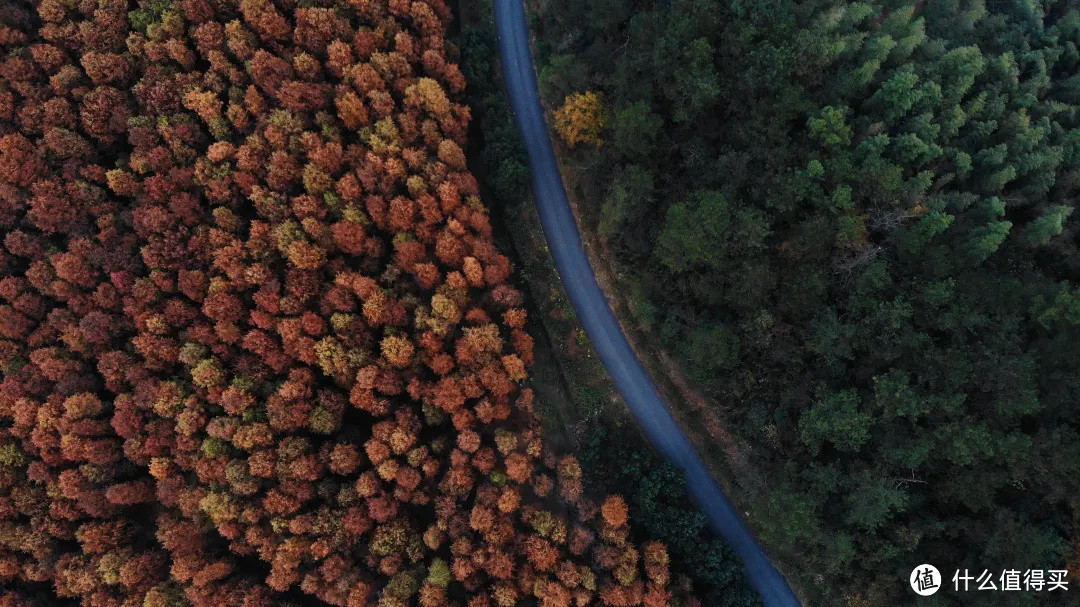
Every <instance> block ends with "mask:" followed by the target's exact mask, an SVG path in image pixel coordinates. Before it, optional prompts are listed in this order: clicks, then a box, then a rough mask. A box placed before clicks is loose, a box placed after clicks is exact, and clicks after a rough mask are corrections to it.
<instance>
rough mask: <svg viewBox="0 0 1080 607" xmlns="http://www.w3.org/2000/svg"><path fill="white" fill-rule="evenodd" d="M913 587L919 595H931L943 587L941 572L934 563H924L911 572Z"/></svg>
mask: <svg viewBox="0 0 1080 607" xmlns="http://www.w3.org/2000/svg"><path fill="white" fill-rule="evenodd" d="M909 581H910V582H911V589H912V590H914V591H915V594H917V595H919V596H930V595H931V594H934V593H935V592H937V591H938V589H939V588H941V572H939V571H938V570H937V567H934V566H933V565H927V564H922V565H919V566H918V567H916V568H915V569H914V570H912V572H911V579H910V580H909Z"/></svg>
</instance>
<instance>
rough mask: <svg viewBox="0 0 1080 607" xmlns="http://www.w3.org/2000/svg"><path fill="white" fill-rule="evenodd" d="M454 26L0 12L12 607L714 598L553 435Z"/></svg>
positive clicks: (164, 11)
mask: <svg viewBox="0 0 1080 607" xmlns="http://www.w3.org/2000/svg"><path fill="white" fill-rule="evenodd" d="M452 20H453V15H452V13H451V10H450V8H449V7H448V6H447V4H446V3H444V2H443V0H414V1H409V0H348V1H343V2H331V1H319V0H240V1H238V2H234V1H231V0H175V1H171V2H170V1H169V0H140V1H139V2H137V3H136V2H131V3H129V2H127V1H125V0H40V1H37V2H33V3H4V4H3V5H2V6H0V230H2V232H3V243H2V244H3V246H2V247H0V373H2V379H0V606H2V607H39V606H42V605H49V606H50V607H51V606H57V607H63V606H68V605H71V606H74V605H80V606H84V607H225V606H228V607H269V606H295V607H301V606H311V605H337V606H347V607H361V606H368V605H378V606H380V607H403V606H406V605H418V606H420V607H437V606H439V607H441V606H457V607H494V606H498V607H511V606H517V605H524V606H533V605H535V606H543V607H567V606H569V605H578V606H582V605H597V604H599V605H611V606H631V605H641V606H645V607H662V606H666V605H672V606H686V607H695V606H696V607H701V606H702V602H701V600H700V599H699V598H696V597H695V595H696V593H697V590H698V588H697V587H696V586H698V585H697V584H695V583H694V582H692V581H691V578H690V577H688V576H687V575H685V574H684V573H682V572H681V571H678V570H676V569H674V568H673V567H672V566H671V557H670V556H669V553H668V548H667V546H666V545H665V544H664V543H663V542H661V541H657V540H656V539H653V538H651V537H649V535H648V534H647V533H644V532H641V529H642V528H643V527H642V525H637V526H636V527H635V530H632V529H631V523H630V521H631V520H632V519H633V518H634V516H635V512H636V511H637V509H638V506H637V504H640V503H644V502H645V499H646V498H644V497H641V496H640V493H641V491H637V493H636V494H635V495H638V497H634V495H631V496H626V495H620V494H607V493H604V492H603V491H601V490H599V489H600V488H601V487H600V485H599V484H598V483H597V482H596V481H595V480H594V479H592V478H590V477H588V476H587V475H586V474H585V473H584V472H583V464H582V461H579V459H578V458H577V457H574V456H573V455H569V454H559V453H555V452H553V451H552V450H551V449H549V448H548V445H547V444H546V443H545V439H544V436H543V433H542V429H541V425H540V422H539V420H538V418H537V415H536V412H535V410H534V394H533V391H532V390H531V389H530V388H528V387H526V386H525V382H526V381H527V380H528V377H529V370H528V367H529V365H530V364H531V363H532V359H533V338H532V337H531V336H530V334H529V333H528V332H527V331H526V330H525V327H526V316H527V314H526V311H525V309H524V307H523V295H522V293H521V292H520V291H519V290H517V289H516V288H514V286H513V285H512V284H511V283H510V282H508V279H509V277H510V275H511V272H512V265H511V263H510V260H509V258H508V257H506V256H505V255H504V254H502V253H500V252H499V250H498V249H497V248H496V246H495V244H494V240H493V237H492V226H491V223H490V221H489V216H488V212H487V209H486V207H485V206H484V203H483V202H482V201H481V199H480V196H479V193H480V189H479V184H478V182H477V180H476V179H475V178H474V177H473V176H472V174H471V173H470V172H469V170H468V167H467V165H466V157H465V153H464V149H465V148H466V147H467V141H466V139H467V134H468V125H469V121H470V118H471V112H470V110H469V108H468V107H467V106H465V105H463V103H462V100H463V98H464V96H465V93H464V91H465V88H466V81H465V78H464V76H463V74H462V71H461V70H460V69H459V68H458V63H457V61H458V59H459V51H458V49H457V47H456V46H455V45H454V44H452V43H451V42H450V41H449V39H448V37H449V35H450V33H449V28H450V27H451V22H452ZM586 455H587V457H586V458H585V459H586V460H595V459H597V458H600V457H603V454H586ZM638 457H640V456H638ZM646 465H648V464H646ZM592 467H594V468H596V467H597V466H595V465H593V466H592ZM616 473H617V471H614V472H612V473H611V474H616ZM668 480H671V481H672V482H674V483H677V478H675V479H669V478H666V477H663V476H659V477H657V480H656V483H655V484H653V485H651V489H650V491H651V492H652V493H651V495H652V497H650V498H648V499H650V500H652V501H656V502H658V503H660V504H661V505H660V506H657V507H656V509H655V510H650V511H647V512H646V515H645V517H644V518H645V521H644V522H645V523H646V524H645V525H644V527H645V528H651V529H656V530H657V533H656V534H655V536H657V537H659V536H661V535H664V536H665V537H669V538H672V539H673V546H674V547H675V549H676V550H681V551H686V550H693V549H697V550H699V551H704V550H708V549H709V548H708V547H710V546H712V547H713V550H714V552H715V551H716V550H721V549H722V545H720V547H716V546H717V545H716V544H715V542H712V543H710V542H704V543H700V542H699V544H700V545H699V546H698V547H696V548H695V547H693V546H690V545H689V544H691V543H692V542H690V538H693V537H694V536H693V535H690V536H687V535H686V534H685V533H682V535H680V534H679V533H678V531H679V529H682V530H693V529H697V530H699V532H700V530H701V529H702V523H701V522H700V520H698V519H700V515H698V519H694V515H693V513H692V512H691V513H688V514H686V515H685V516H687V517H688V519H690V520H689V522H687V523H686V524H684V525H682V526H681V527H679V528H678V529H674V530H672V529H673V528H669V530H668V531H667V532H666V533H663V531H664V530H663V529H662V528H661V527H662V524H661V523H665V522H669V521H666V520H664V521H657V520H656V518H655V514H652V513H653V512H663V511H665V510H664V508H665V507H666V506H664V504H665V503H666V501H667V500H666V499H665V498H661V497H659V496H657V493H658V491H659V489H660V488H662V487H664V483H665V482H667V481H668ZM615 484H616V483H611V482H609V483H606V484H605V486H613V485H615ZM630 489H634V488H633V487H627V486H625V485H623V490H624V491H625V490H630ZM628 501H629V502H632V504H628ZM631 505H633V509H632V508H631ZM666 511H667V512H676V510H674V509H670V508H669V509H668V510H666ZM650 521H651V522H650ZM695 539H696V538H695ZM706 556H709V554H706ZM721 556H724V555H721ZM717 558H720V557H717ZM709 562H710V561H708V560H706V559H702V560H701V561H700V565H699V567H698V568H699V569H701V568H706V569H707V568H708V565H709ZM691 573H692V574H693V573H694V572H691ZM695 575H696V574H695ZM697 577H700V576H697ZM706 591H708V588H706ZM748 600H749V599H748ZM713 604H715V603H713Z"/></svg>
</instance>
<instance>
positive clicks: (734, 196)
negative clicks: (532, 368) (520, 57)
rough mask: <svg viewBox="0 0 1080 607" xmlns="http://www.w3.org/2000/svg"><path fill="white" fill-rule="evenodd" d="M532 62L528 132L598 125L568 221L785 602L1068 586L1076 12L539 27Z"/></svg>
mask: <svg viewBox="0 0 1080 607" xmlns="http://www.w3.org/2000/svg"><path fill="white" fill-rule="evenodd" d="M538 38H539V39H540V41H541V42H540V49H541V53H540V55H541V63H542V64H543V65H542V70H541V86H542V88H543V90H544V91H545V94H546V95H547V101H548V103H549V104H550V105H551V106H552V107H558V106H559V104H561V103H562V100H563V99H565V98H566V96H567V95H572V94H574V93H581V92H584V91H596V92H600V93H602V94H603V95H604V99H605V106H606V111H607V113H608V115H609V119H608V120H607V124H606V126H605V128H604V130H603V139H604V141H605V145H604V146H603V147H602V148H594V147H591V146H578V147H577V148H575V149H574V150H573V151H572V153H571V154H570V158H571V159H572V162H571V165H572V166H574V167H575V168H576V169H577V170H578V172H579V173H580V174H581V175H582V176H583V178H582V179H581V180H580V182H581V187H582V192H583V194H584V195H583V196H582V197H581V198H582V200H583V201H584V203H585V204H586V205H588V206H589V209H588V210H589V211H590V212H589V213H587V215H588V216H589V217H590V218H591V220H592V221H593V222H595V225H596V227H597V229H598V231H599V232H600V235H601V236H602V237H603V238H604V239H605V240H606V242H607V244H608V246H609V248H610V249H611V250H612V251H613V252H614V253H615V255H616V256H617V258H618V259H619V261H620V267H622V268H625V269H628V270H629V273H630V274H631V275H633V276H634V280H633V283H632V286H633V287H634V289H635V292H634V293H633V297H634V298H635V301H634V303H635V304H636V305H635V307H636V309H637V310H638V311H639V312H640V313H641V316H642V318H644V319H645V320H646V321H647V322H649V323H650V324H651V326H652V328H653V329H654V330H655V332H656V334H657V335H658V336H659V337H660V338H661V339H663V340H664V341H665V343H666V344H667V346H669V347H670V348H671V350H672V351H673V353H674V354H675V356H676V357H677V358H678V359H679V360H681V362H682V365H683V367H684V369H685V371H686V374H687V375H688V376H689V377H690V378H691V379H693V380H696V381H697V383H698V384H699V385H700V386H701V387H702V388H703V389H705V390H706V391H707V392H708V393H709V395H710V396H711V397H712V401H713V402H714V403H716V406H717V407H718V409H719V410H720V411H722V412H723V413H725V414H727V416H728V417H729V418H730V419H731V420H732V421H733V422H734V424H733V425H734V426H735V427H736V428H739V429H741V430H742V431H743V432H744V433H745V435H746V436H747V438H749V439H750V440H749V442H750V443H752V444H754V445H755V446H756V448H757V455H758V456H759V457H758V462H759V465H760V466H762V467H763V468H764V470H765V471H766V472H767V473H768V476H769V478H770V479H775V480H771V481H770V483H768V484H767V486H766V487H765V490H764V491H762V492H761V493H760V494H759V495H756V496H755V498H756V499H754V510H753V517H754V519H755V521H756V522H757V523H758V524H759V526H760V528H761V531H762V537H763V539H764V540H765V541H766V543H767V544H768V545H769V546H770V547H772V548H775V549H777V550H778V551H779V552H780V553H781V554H787V555H788V556H789V557H790V559H791V561H792V562H793V563H795V564H796V566H795V567H793V569H795V570H798V571H802V572H804V574H805V575H806V580H807V584H806V585H807V587H808V588H815V589H816V590H817V591H819V592H820V593H821V595H822V596H825V597H828V599H829V600H831V601H835V602H841V603H842V602H846V603H849V604H851V605H882V604H897V603H898V602H900V601H901V600H906V599H902V598H900V596H898V595H897V594H896V593H901V592H906V591H907V588H906V586H904V585H903V584H900V583H897V582H896V580H902V579H905V578H906V575H907V574H908V573H909V572H910V569H911V566H912V564H913V563H912V561H911V559H912V558H916V559H917V562H933V563H949V567H952V566H953V564H956V565H958V566H961V567H962V566H964V564H965V563H978V565H979V566H980V567H987V568H989V569H990V570H994V568H995V567H996V568H998V569H1003V568H1020V569H1021V570H1022V569H1024V568H1029V567H1030V568H1036V569H1038V568H1051V567H1057V568H1062V566H1063V565H1064V564H1065V562H1066V559H1068V558H1070V557H1069V554H1070V553H1071V554H1072V557H1071V558H1072V559H1073V562H1075V559H1076V555H1077V554H1080V543H1078V542H1077V540H1076V539H1075V538H1077V537H1080V507H1078V505H1077V502H1076V496H1077V495H1080V485H1078V481H1077V479H1080V451H1078V449H1080V417H1078V409H1077V407H1076V403H1077V402H1078V400H1080V367H1077V365H1076V360H1077V359H1076V346H1075V344H1076V343H1077V340H1078V339H1080V315H1078V310H1080V304H1078V301H1080V299H1078V297H1080V290H1078V285H1080V253H1078V236H1077V234H1078V232H1077V230H1076V228H1075V221H1076V217H1075V213H1074V212H1073V211H1074V209H1075V207H1076V199H1077V195H1078V189H1080V154H1078V152H1080V113H1078V112H1080V105H1078V104H1080V96H1078V91H1080V89H1078V84H1080V80H1078V77H1077V68H1078V66H1080V54H1078V51H1077V49H1078V48H1080V12H1078V11H1077V9H1076V4H1075V3H1071V2H1065V1H1059V0H1031V1H1024V2H983V1H982V0H952V1H946V2H910V1H904V0H897V1H891V0H890V1H885V2H856V3H850V2H837V1H834V0H815V1H811V2H789V1H787V0H762V1H749V2H742V1H740V2H723V1H719V0H685V1H675V2H665V1H652V0H588V1H586V2H572V1H563V0H554V1H553V2H551V3H549V4H548V5H547V6H546V10H545V11H543V14H542V15H541V16H540V19H539V20H538ZM913 555H917V556H913ZM1022 600H1034V598H1032V597H1029V598H1027V599H1020V598H1016V597H1013V596H998V595H994V596H991V595H987V596H985V597H980V601H985V602H986V604H996V603H997V602H1001V603H1002V604H1020V603H1016V602H1012V601H1022Z"/></svg>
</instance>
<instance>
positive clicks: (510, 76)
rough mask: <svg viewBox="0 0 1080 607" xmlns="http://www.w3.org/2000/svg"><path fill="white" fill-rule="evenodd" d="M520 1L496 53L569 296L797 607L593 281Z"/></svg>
mask: <svg viewBox="0 0 1080 607" xmlns="http://www.w3.org/2000/svg"><path fill="white" fill-rule="evenodd" d="M522 2H523V0H495V24H496V29H497V31H498V35H499V56H500V58H501V60H502V72H503V78H504V79H505V81H506V88H507V92H508V95H509V97H510V106H511V108H512V109H513V113H514V122H515V124H516V125H517V130H518V133H519V134H520V135H521V138H522V140H524V143H525V147H526V149H527V150H528V153H529V168H530V169H531V170H532V190H533V195H534V198H535V199H536V206H537V210H538V212H539V215H540V222H541V224H542V225H543V227H544V235H545V236H546V237H547V241H548V245H549V246H550V248H551V254H552V256H553V257H554V258H555V265H556V266H558V269H559V275H560V276H561V277H562V282H563V285H564V286H565V287H566V291H567V293H568V294H569V295H570V301H571V302H572V303H573V304H574V309H575V310H577V313H578V316H579V317H580V318H581V324H582V325H583V326H584V327H585V332H586V333H587V334H588V335H589V339H591V340H592V342H593V346H595V348H596V352H597V354H599V355H600V360H601V361H603V363H604V366H605V367H607V370H608V373H610V374H611V377H612V379H613V380H614V381H615V386H616V387H617V388H618V390H619V392H620V393H621V394H622V396H623V399H624V400H626V404H627V405H629V407H630V410H631V411H632V412H633V414H634V417H635V418H637V421H638V424H640V425H641V427H642V429H643V430H644V431H645V434H646V435H648V437H649V440H650V441H652V443H653V445H655V446H656V447H657V448H658V449H659V450H660V451H661V452H663V453H664V455H666V456H667V457H668V458H669V459H670V460H671V461H672V462H674V463H675V464H676V465H678V466H679V467H680V468H682V469H683V471H684V472H685V473H686V481H687V489H688V490H689V492H690V495H691V497H692V498H693V499H694V501H695V502H697V503H698V505H700V506H701V508H702V509H703V510H704V512H705V514H706V515H707V516H708V517H709V521H710V523H711V524H712V527H713V529H715V530H716V531H717V532H718V533H719V534H720V535H721V536H722V537H723V538H724V539H725V540H726V541H727V543H728V544H730V545H731V547H732V549H734V551H735V552H736V553H737V554H738V555H739V557H740V558H742V560H743V564H744V565H745V567H746V576H747V579H748V580H749V582H750V585H751V586H753V588H754V589H755V590H757V591H758V593H760V594H761V598H762V600H763V601H764V603H765V605H766V607H800V606H799V601H798V600H797V599H796V598H795V595H794V594H793V593H792V592H791V589H790V588H788V585H787V583H786V582H785V581H784V578H783V576H781V575H780V573H779V572H778V571H777V570H776V568H775V567H773V565H772V563H771V562H769V558H768V556H766V555H765V552H764V551H763V550H762V549H761V546H759V545H758V543H757V542H756V541H755V540H754V536H753V535H752V534H751V533H750V530H749V529H748V528H747V526H746V523H745V522H743V520H742V518H740V517H739V515H738V513H736V512H735V509H734V508H733V507H732V505H731V502H730V501H728V499H727V496H725V495H724V493H723V491H721V489H720V487H719V486H718V485H717V484H716V481H715V480H713V478H712V476H711V475H710V474H709V472H708V470H707V469H706V468H705V464H704V462H702V460H701V457H699V456H698V454H697V452H695V451H694V448H693V446H691V444H690V441H689V440H688V439H687V437H686V434H684V433H683V431H682V429H681V428H680V427H679V425H678V424H677V423H676V422H675V419H674V418H673V417H672V415H671V412H670V411H669V410H668V408H667V405H666V404H665V403H664V401H663V399H662V398H660V394H659V393H658V392H657V390H656V386H654V385H653V383H652V380H650V379H649V374H648V373H646V371H645V369H644V368H643V367H642V365H641V362H640V361H638V359H637V357H636V356H635V355H634V351H633V350H632V349H631V348H630V344H628V343H627V341H626V337H625V336H623V333H622V329H621V328H620V327H619V324H618V322H616V320H615V316H614V315H613V314H612V313H611V310H610V309H609V308H608V305H607V301H606V300H605V299H604V295H603V293H602V292H601V291H600V287H599V285H597V284H596V278H595V277H594V276H593V271H592V267H591V266H590V265H589V260H588V258H587V257H586V255H585V250H584V249H583V248H582V246H581V237H580V235H579V234H578V231H577V225H576V224H575V222H574V216H573V213H572V212H571V210H570V202H569V200H568V199H567V197H566V189H565V188H564V187H563V182H562V177H561V176H560V175H559V168H558V164H557V163H556V162H555V152H554V150H553V149H552V146H551V140H550V139H549V138H548V130H547V125H546V124H545V123H544V112H543V109H542V108H541V106H540V93H539V90H538V87H537V84H536V72H535V70H534V68H533V60H532V50H531V49H530V48H529V30H528V25H527V23H526V20H525V8H524V5H523V3H522Z"/></svg>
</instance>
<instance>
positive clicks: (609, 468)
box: [579, 426, 761, 607]
mask: <svg viewBox="0 0 1080 607" xmlns="http://www.w3.org/2000/svg"><path fill="white" fill-rule="evenodd" d="M579 460H580V461H581V465H582V467H583V468H584V469H585V470H587V471H588V472H589V475H588V480H589V482H590V483H592V487H591V489H593V490H595V491H607V492H609V493H610V492H617V493H621V494H623V495H624V496H625V497H626V500H627V503H628V504H629V505H630V508H631V509H632V510H633V513H634V516H633V518H632V519H631V521H630V524H631V526H632V527H634V528H635V530H636V531H639V532H641V533H644V534H647V535H648V536H649V537H651V538H654V539H656V540H659V541H662V542H664V543H665V544H667V547H668V553H669V554H670V555H671V560H672V564H673V569H674V570H675V571H683V572H686V573H687V574H689V575H690V576H691V577H692V578H693V579H694V580H695V581H696V582H697V585H698V586H699V587H700V589H699V590H700V592H699V594H698V596H699V597H700V598H701V601H702V603H703V604H704V605H709V606H710V607H713V606H715V607H744V606H746V607H749V606H752V605H760V604H761V601H760V599H759V598H758V597H757V596H756V595H755V594H754V593H753V591H751V590H749V588H748V587H747V586H746V582H745V579H744V577H743V572H742V564H741V563H740V561H739V559H738V558H737V557H736V556H735V555H734V554H733V553H732V552H731V549H730V548H728V547H727V545H726V544H724V542H723V541H722V540H720V539H719V538H718V537H716V536H715V535H714V534H713V532H712V530H711V529H710V528H709V523H708V520H707V519H706V518H705V515H704V514H703V513H702V512H701V510H700V509H699V508H697V507H696V506H695V505H694V504H693V503H691V502H690V499H689V498H688V497H687V495H686V492H685V490H684V486H685V485H686V479H684V478H683V476H682V473H681V472H680V471H679V469H678V468H675V467H674V466H672V465H671V464H669V463H667V462H665V461H664V460H663V459H662V458H661V457H660V456H658V455H656V454H655V453H654V452H653V451H651V450H648V449H647V448H646V447H644V446H643V445H639V444H637V443H635V442H634V441H627V440H626V436H625V435H624V434H621V433H613V432H611V431H610V430H608V429H607V428H606V427H604V426H599V427H597V428H596V429H595V430H594V431H593V432H592V433H591V434H590V435H589V437H588V439H587V441H586V444H585V446H584V448H583V449H582V450H581V452H580V454H579Z"/></svg>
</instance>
